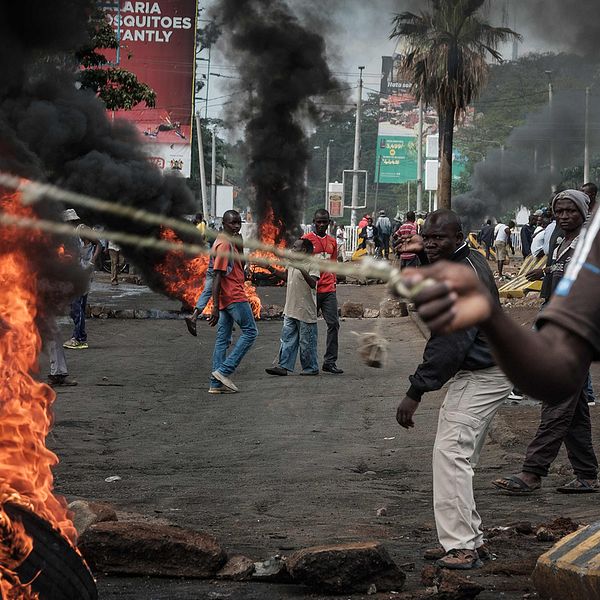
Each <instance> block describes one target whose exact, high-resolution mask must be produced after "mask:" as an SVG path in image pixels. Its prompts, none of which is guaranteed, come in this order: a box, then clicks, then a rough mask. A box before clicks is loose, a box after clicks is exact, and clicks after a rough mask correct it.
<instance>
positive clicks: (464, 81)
mask: <svg viewBox="0 0 600 600" xmlns="http://www.w3.org/2000/svg"><path fill="white" fill-rule="evenodd" d="M484 3H485V0H433V1H432V2H431V6H432V11H431V12H421V13H420V14H418V15H417V14H414V13H411V12H404V13H401V14H399V15H396V17H394V19H393V21H392V23H393V30H392V35H391V37H392V38H401V40H402V42H403V43H404V45H405V47H404V50H403V59H402V61H401V70H402V72H403V73H404V74H405V75H406V76H407V78H408V79H409V81H411V82H412V92H413V93H414V94H415V96H416V97H417V99H418V100H419V99H421V98H422V99H423V101H424V102H425V103H426V104H428V105H432V106H435V107H436V109H437V110H438V112H439V113H440V114H443V113H445V112H446V110H447V109H448V108H451V109H453V110H454V114H455V116H456V117H457V118H459V117H460V116H461V115H462V114H464V111H465V110H466V108H467V106H468V105H469V104H471V102H472V101H473V99H474V98H475V97H476V96H477V94H478V93H479V92H480V90H481V89H482V87H483V86H484V84H485V81H486V78H487V75H488V72H489V65H488V63H487V62H486V59H487V57H488V55H489V56H491V57H492V58H493V59H494V60H497V61H501V60H502V57H501V55H500V53H499V52H498V51H497V47H498V46H499V45H500V44H502V43H504V42H507V41H510V40H511V39H513V38H515V37H517V38H520V36H519V35H518V34H516V33H515V32H514V31H512V30H511V29H508V28H506V27H492V26H491V25H489V24H488V23H486V22H485V21H483V20H482V19H481V18H480V17H479V15H478V11H479V9H480V8H481V7H482V6H483V5H484Z"/></svg>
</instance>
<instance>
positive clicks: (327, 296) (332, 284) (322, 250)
mask: <svg viewBox="0 0 600 600" xmlns="http://www.w3.org/2000/svg"><path fill="white" fill-rule="evenodd" d="M330 222H331V219H330V217H329V212H328V211H326V210H325V209H324V208H320V209H319V210H317V212H315V216H314V217H313V224H314V226H315V231H314V233H313V232H311V233H307V234H306V235H305V236H304V238H305V239H307V240H310V242H311V243H312V245H313V254H315V255H317V256H320V257H321V258H322V259H323V260H332V261H333V262H335V263H337V255H338V248H337V242H336V241H335V238H334V237H332V236H331V235H328V234H327V228H328V227H329V224H330ZM335 289H336V277H335V273H328V272H326V271H323V272H322V273H321V278H320V279H319V283H317V310H320V311H321V313H322V315H323V318H324V319H325V322H326V323H327V345H326V349H325V356H324V358H323V371H325V372H326V373H333V374H334V375H341V374H342V373H343V372H344V371H342V369H339V368H338V366H337V364H336V363H337V358H338V332H339V330H340V320H339V317H338V304H337V296H336V294H335Z"/></svg>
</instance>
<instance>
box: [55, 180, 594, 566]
mask: <svg viewBox="0 0 600 600" xmlns="http://www.w3.org/2000/svg"><path fill="white" fill-rule="evenodd" d="M596 193H597V187H596V186H595V185H594V184H591V183H590V184H586V185H585V186H583V187H582V188H581V190H572V189H569V190H564V191H561V192H560V193H558V194H556V195H555V196H554V197H553V199H552V202H551V205H550V206H549V208H548V209H547V210H540V211H536V212H534V213H533V214H532V215H531V218H530V220H529V223H528V224H527V225H525V226H523V227H522V228H521V232H520V236H521V247H522V249H523V255H524V258H527V257H528V256H530V255H531V256H534V257H536V258H538V257H541V256H544V255H545V256H546V257H547V262H546V266H545V267H544V268H543V269H542V270H537V271H536V272H532V273H531V274H530V276H531V277H533V278H538V277H543V279H544V284H543V288H542V298H543V300H544V305H543V307H542V311H541V313H540V315H539V317H538V319H537V323H536V327H535V329H534V330H531V331H527V330H525V329H524V328H522V327H519V326H518V325H517V324H516V323H514V322H513V321H512V320H511V319H510V317H508V316H507V315H506V314H505V313H504V312H503V311H502V308H501V305H500V301H499V294H498V287H497V283H496V278H495V277H494V273H493V272H492V269H491V268H490V263H491V259H492V256H491V250H492V248H493V249H494V251H495V253H496V261H497V266H498V276H499V277H502V276H503V267H504V262H505V261H506V256H507V250H511V251H512V252H513V254H514V251H515V249H514V245H513V243H512V239H513V230H514V227H515V224H514V222H513V221H509V222H508V224H504V223H501V222H500V223H496V224H493V223H492V221H491V219H490V220H489V221H488V222H487V223H486V224H485V226H484V227H483V228H482V230H481V232H480V235H479V241H480V243H481V244H482V246H483V247H484V249H485V251H484V252H483V253H481V252H479V251H478V250H476V249H475V248H473V247H472V246H471V245H470V244H469V243H468V241H467V239H466V236H465V234H464V232H463V228H462V224H461V220H460V218H459V217H458V215H457V214H455V213H454V212H452V211H450V210H436V211H434V212H432V213H430V214H428V215H426V216H425V218H417V216H416V215H415V214H414V213H412V212H409V213H408V214H407V215H406V220H405V221H404V222H403V223H400V224H398V226H397V227H395V228H394V226H393V224H392V222H391V220H390V219H389V218H388V217H387V216H386V215H385V212H384V211H380V214H379V216H378V219H377V222H376V223H373V219H372V218H371V216H370V215H365V218H364V219H363V222H361V224H360V228H361V238H362V240H363V241H364V244H365V248H366V250H367V252H368V254H370V255H377V254H378V251H379V255H380V256H381V258H382V259H388V258H390V257H391V256H394V257H396V259H397V260H398V261H399V264H400V266H401V267H402V269H404V271H403V272H404V275H405V280H406V282H407V283H408V284H409V285H412V284H417V283H419V282H421V281H423V280H424V279H425V278H429V279H430V280H431V281H432V285H431V286H430V287H427V288H425V289H424V291H422V292H420V293H419V294H418V295H417V297H416V299H415V302H416V304H417V307H418V310H419V312H420V314H421V316H422V318H423V319H424V321H425V322H426V323H427V324H428V325H429V327H430V329H431V331H432V334H431V336H430V338H429V339H428V341H427V344H426V347H425V350H424V353H423V358H422V361H421V363H420V364H419V366H418V367H417V368H416V370H415V371H414V373H413V375H411V376H410V377H409V381H408V382H407V387H406V391H405V393H404V397H403V398H402V400H401V401H400V402H399V405H398V408H397V413H396V419H397V421H398V424H399V425H400V426H402V427H404V428H412V427H415V425H416V418H415V415H416V413H417V411H418V408H419V406H420V404H421V402H422V401H423V398H424V397H425V395H426V394H427V393H428V392H432V391H434V390H439V389H441V388H442V387H443V386H444V385H446V384H447V386H448V387H447V391H446V395H445V398H444V401H443V404H442V406H441V408H440V412H439V418H438V426H437V432H436V439H435V442H434V446H433V505H434V514H435V522H436V528H437V534H438V539H439V543H440V545H439V547H435V548H431V549H430V550H429V551H427V553H426V558H430V559H435V560H436V561H437V564H438V565H439V566H441V567H444V568H449V569H471V568H476V567H479V566H481V564H482V561H483V560H486V559H487V558H488V557H489V551H488V549H487V548H486V546H485V541H484V537H483V528H482V521H481V517H480V516H479V514H478V512H477V507H476V503H475V499H474V493H473V477H474V471H473V469H474V468H475V466H476V464H477V461H478V458H479V455H480V452H481V450H482V448H483V444H484V442H485V438H486V434H487V431H488V429H489V427H490V424H491V422H492V420H493V418H494V416H495V414H496V412H497V411H498V409H499V408H500V406H501V405H502V404H503V403H504V401H505V400H506V398H507V397H508V396H509V394H510V392H511V390H512V389H513V385H517V386H518V387H520V388H521V389H523V390H525V391H526V392H528V393H530V394H532V395H533V396H534V397H536V398H539V399H540V401H541V407H542V409H541V416H540V424H539V428H538V430H537V432H536V434H535V436H534V438H533V440H532V441H531V443H530V444H529V446H528V448H527V451H526V455H525V459H524V462H523V466H522V468H521V471H520V472H519V473H516V474H511V475H507V476H504V477H500V478H498V479H496V480H495V481H494V482H493V485H494V486H495V488H497V489H498V490H499V491H500V492H502V493H508V494H512V495H529V494H532V493H534V492H535V491H536V490H537V489H539V488H540V487H541V485H542V481H543V478H544V477H546V476H547V475H548V472H549V468H550V466H551V464H552V462H553V461H554V460H555V459H556V457H557V455H558V452H559V450H560V448H561V446H562V445H563V444H564V445H565V447H566V449H567V454H568V458H569V460H570V462H571V465H572V467H573V472H574V478H573V479H572V481H570V482H568V483H566V484H565V485H562V486H560V487H559V488H557V491H558V492H560V493H565V494H573V493H577V494H582V493H594V492H597V491H598V490H599V489H600V486H599V483H598V462H597V459H596V455H595V451H594V447H593V441H592V434H591V418H590V411H589V403H590V402H591V397H592V394H593V390H592V386H591V380H590V376H589V365H590V362H591V360H592V359H594V358H596V357H597V356H598V355H599V354H600V336H599V334H598V332H599V331H600V317H599V313H598V310H597V302H596V300H595V297H594V292H595V290H596V287H598V285H600V279H598V274H599V273H600V241H598V235H597V234H598V230H600V217H598V215H597V214H596V216H595V217H594V218H592V214H593V210H594V205H595V199H596ZM65 220H67V221H69V222H70V223H72V224H73V225H74V226H75V227H76V228H77V240H78V252H79V257H80V264H81V266H82V267H83V268H84V269H86V270H87V271H89V273H90V277H91V274H92V273H93V268H92V265H93V264H94V261H95V260H96V258H97V252H99V251H100V250H99V248H98V246H99V245H98V244H96V243H93V242H92V241H91V240H90V239H89V238H88V237H86V231H87V229H86V227H85V225H83V224H81V222H80V220H79V218H78V217H77V214H76V213H75V211H73V210H72V209H71V210H68V211H66V213H65ZM197 225H198V227H199V228H200V227H201V226H203V225H204V226H205V224H204V222H203V220H202V219H200V220H199V222H198V223H197ZM331 225H332V222H331V219H330V215H329V213H328V212H327V211H326V210H324V209H320V210H317V211H316V212H315V214H314V218H313V229H312V231H309V232H308V233H306V234H305V235H303V236H302V237H301V238H300V239H298V240H296V242H295V243H294V245H293V246H292V249H293V250H294V251H295V252H297V253H298V254H307V255H314V256H317V257H319V258H320V259H321V260H324V261H337V260H338V259H339V244H340V240H341V238H340V232H339V228H336V230H335V237H334V236H333V235H330V233H329V230H330V227H331ZM241 226H242V220H241V216H240V214H239V213H238V212H237V211H235V210H229V211H227V212H226V213H225V214H224V215H223V220H222V234H219V235H218V236H217V238H216V240H215V241H214V245H213V250H214V251H215V256H213V257H212V258H211V259H210V263H209V267H208V271H207V276H206V280H205V286H204V289H203V291H202V293H201V294H200V296H199V298H198V302H197V304H196V306H195V309H194V312H193V313H192V315H191V316H190V317H189V318H188V319H186V323H187V327H188V329H189V331H190V333H192V334H193V335H196V321H197V319H198V317H199V315H200V314H201V313H202V311H203V310H204V308H205V307H206V306H207V304H208V301H209V300H210V299H212V302H213V303H212V309H211V313H210V316H209V318H208V323H209V325H210V326H212V327H216V329H217V331H216V338H215V343H214V350H213V357H212V369H211V373H210V383H209V387H208V393H209V394H233V393H237V392H239V391H240V389H239V388H238V386H237V385H236V384H235V383H234V381H233V379H232V377H233V375H234V373H235V371H236V369H237V368H238V366H239V365H240V363H241V361H242V360H243V358H244V356H245V355H246V354H247V353H248V351H249V350H250V349H251V348H252V346H253V345H254V343H255V340H256V338H257V336H258V329H257V327H256V323H255V320H254V316H253V314H252V310H251V307H250V304H249V302H248V299H247V297H246V291H245V279H246V269H245V263H246V259H245V256H244V253H243V240H242V238H241V235H240V230H241ZM109 251H110V247H109ZM113 252H114V249H113ZM112 256H113V255H112V254H111V258H112ZM117 260H118V258H117ZM417 267H418V268H417ZM272 272H273V274H274V275H276V276H278V277H280V278H282V279H284V280H285V281H286V282H287V288H286V301H285V308H284V321H283V327H282V332H281V342H280V347H279V352H278V355H277V359H276V361H275V363H274V364H273V365H272V366H270V367H267V368H266V369H265V370H266V373H267V374H269V375H271V376H287V375H288V374H289V373H292V372H293V371H294V370H295V368H296V362H297V359H298V357H299V360H300V367H301V371H300V374H301V375H303V376H315V375H319V373H320V372H321V371H323V372H326V373H331V374H334V375H340V374H342V373H343V370H342V369H341V368H339V367H338V365H337V361H338V333H339V326H340V325H339V317H338V302H337V295H336V276H335V274H333V273H329V272H326V271H320V270H319V269H316V268H314V266H311V267H310V268H304V267H302V266H301V265H298V266H295V267H289V268H288V269H287V270H286V271H285V272H280V271H275V270H274V269H273V270H272ZM86 301H87V293H86V294H84V295H82V296H81V297H79V298H77V299H75V300H74V301H73V304H72V307H71V317H72V319H73V323H74V331H73V336H72V339H71V340H68V341H67V342H65V343H64V344H59V343H57V341H56V339H52V340H51V343H50V354H51V378H52V379H53V380H54V383H55V384H57V385H69V384H70V383H71V382H70V381H69V378H68V372H67V368H66V360H65V356H64V351H63V347H64V348H67V349H75V348H85V347H87V335H86V332H85V305H86ZM319 312H320V313H321V314H322V316H323V318H324V320H325V322H326V325H327V340H326V344H325V353H324V356H323V360H322V363H321V367H320V368H319V359H318V352H317V339H318V333H317V315H318V313H319ZM234 326H237V327H238V328H239V330H240V335H239V336H238V338H237V341H235V343H234V342H233V340H232V333H233V329H234ZM531 356H536V357H537V358H538V360H537V361H535V362H534V363H532V362H531V361H530V360H529V358H530V357H531ZM525 365H527V367H525ZM71 384H72V383H71Z"/></svg>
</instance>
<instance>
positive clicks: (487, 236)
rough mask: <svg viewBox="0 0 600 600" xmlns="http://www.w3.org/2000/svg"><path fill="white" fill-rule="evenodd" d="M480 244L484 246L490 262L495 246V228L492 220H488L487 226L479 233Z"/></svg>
mask: <svg viewBox="0 0 600 600" xmlns="http://www.w3.org/2000/svg"><path fill="white" fill-rule="evenodd" d="M478 238H479V243H480V244H482V245H483V247H484V248H485V257H486V258H487V259H488V260H490V259H491V254H490V250H491V249H492V246H493V245H494V226H493V225H492V221H491V219H488V220H487V221H486V222H485V225H484V226H483V227H482V228H481V231H480V232H479V236H478Z"/></svg>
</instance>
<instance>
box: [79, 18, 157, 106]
mask: <svg viewBox="0 0 600 600" xmlns="http://www.w3.org/2000/svg"><path fill="white" fill-rule="evenodd" d="M88 33H89V38H90V44H89V46H87V47H84V48H80V49H79V50H78V51H77V52H76V58H77V60H78V63H79V64H80V65H81V66H82V67H83V69H82V71H81V73H80V75H79V81H80V83H81V87H82V88H83V89H89V90H92V91H94V92H95V93H97V94H98V96H99V97H100V98H101V99H102V100H103V102H104V103H105V104H106V108H107V109H108V110H119V109H124V110H131V109H132V108H133V107H134V106H136V105H137V104H139V103H140V102H144V104H145V105H146V106H148V107H153V106H154V105H155V102H156V94H155V92H154V91H153V90H152V88H150V86H148V85H147V84H145V83H142V82H140V81H139V80H138V78H137V77H136V76H135V75H134V74H133V73H131V72H130V71H127V70H126V69H122V68H120V67H117V66H114V65H112V64H111V63H110V62H109V60H108V59H107V58H106V56H104V54H103V53H102V50H116V49H117V48H118V47H119V42H118V40H117V37H116V35H115V32H114V30H113V28H112V27H111V25H110V24H109V23H108V21H107V19H106V15H105V14H104V11H102V10H101V9H100V8H95V9H94V10H93V11H92V14H91V15H90V19H89V21H88Z"/></svg>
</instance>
